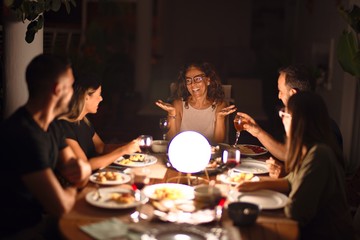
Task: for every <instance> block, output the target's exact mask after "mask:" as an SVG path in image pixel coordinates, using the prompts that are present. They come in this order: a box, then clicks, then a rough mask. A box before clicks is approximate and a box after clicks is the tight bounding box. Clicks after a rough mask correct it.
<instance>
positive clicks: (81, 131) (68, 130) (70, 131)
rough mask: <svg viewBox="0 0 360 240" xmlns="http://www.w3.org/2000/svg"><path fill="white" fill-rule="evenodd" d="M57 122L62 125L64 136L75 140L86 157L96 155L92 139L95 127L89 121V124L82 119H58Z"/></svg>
mask: <svg viewBox="0 0 360 240" xmlns="http://www.w3.org/2000/svg"><path fill="white" fill-rule="evenodd" d="M58 122H59V123H60V125H61V126H62V127H63V130H64V132H65V137H66V138H70V139H73V140H75V141H77V142H78V143H79V145H80V147H81V149H82V150H83V151H84V153H85V155H86V157H87V158H88V159H89V158H92V157H95V156H96V155H97V154H96V150H95V145H94V142H93V140H92V138H93V137H94V135H95V129H94V127H93V125H92V124H91V123H90V122H89V124H87V123H86V122H85V121H84V120H81V121H80V122H69V121H66V120H58Z"/></svg>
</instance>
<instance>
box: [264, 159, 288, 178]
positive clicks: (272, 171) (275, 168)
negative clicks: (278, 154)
mask: <svg viewBox="0 0 360 240" xmlns="http://www.w3.org/2000/svg"><path fill="white" fill-rule="evenodd" d="M266 165H267V166H268V169H269V176H270V177H271V178H279V177H281V176H282V175H283V173H284V171H283V170H284V168H283V164H281V163H280V162H278V161H276V160H275V159H273V158H272V157H271V158H269V159H268V160H266Z"/></svg>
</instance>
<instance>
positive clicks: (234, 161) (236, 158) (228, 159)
mask: <svg viewBox="0 0 360 240" xmlns="http://www.w3.org/2000/svg"><path fill="white" fill-rule="evenodd" d="M222 160H223V163H224V164H225V166H226V167H227V168H228V169H233V168H234V167H236V166H237V165H238V164H239V162H240V150H239V149H227V150H224V152H223V159H222Z"/></svg>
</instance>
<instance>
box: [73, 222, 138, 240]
mask: <svg viewBox="0 0 360 240" xmlns="http://www.w3.org/2000/svg"><path fill="white" fill-rule="evenodd" d="M80 229H81V230H82V231H84V232H85V233H87V234H89V235H90V236H91V237H93V238H94V239H97V240H104V239H112V238H119V237H125V236H126V237H127V238H128V239H131V240H137V239H140V235H139V233H135V232H131V231H129V228H128V225H127V224H125V223H123V222H122V221H120V220H119V219H117V218H110V219H106V220H104V221H101V222H97V223H92V224H89V225H83V226H80Z"/></svg>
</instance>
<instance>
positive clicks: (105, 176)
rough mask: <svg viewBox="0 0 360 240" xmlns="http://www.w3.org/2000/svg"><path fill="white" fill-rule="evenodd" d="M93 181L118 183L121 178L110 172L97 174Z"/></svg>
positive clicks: (119, 175) (116, 173) (118, 174)
mask: <svg viewBox="0 0 360 240" xmlns="http://www.w3.org/2000/svg"><path fill="white" fill-rule="evenodd" d="M95 180H96V181H98V182H102V183H104V182H107V181H119V180H122V176H121V174H120V173H118V172H112V171H106V172H99V173H98V174H97V175H96V179H95Z"/></svg>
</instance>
